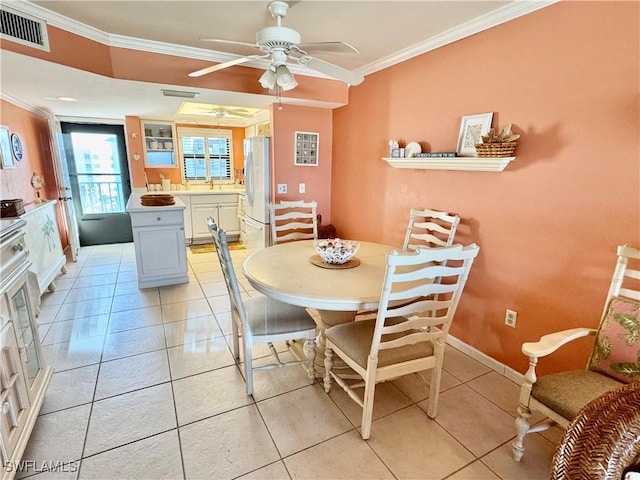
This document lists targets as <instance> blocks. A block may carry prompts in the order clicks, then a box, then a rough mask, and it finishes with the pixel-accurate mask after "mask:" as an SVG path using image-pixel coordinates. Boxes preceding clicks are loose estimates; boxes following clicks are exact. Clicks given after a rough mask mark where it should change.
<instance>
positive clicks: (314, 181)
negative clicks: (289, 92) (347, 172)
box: [271, 105, 340, 233]
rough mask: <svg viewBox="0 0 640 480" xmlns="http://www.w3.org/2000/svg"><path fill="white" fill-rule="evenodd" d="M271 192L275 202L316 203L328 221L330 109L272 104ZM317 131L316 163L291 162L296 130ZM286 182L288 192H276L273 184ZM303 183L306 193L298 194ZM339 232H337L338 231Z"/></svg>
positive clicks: (330, 138) (329, 201) (330, 153)
mask: <svg viewBox="0 0 640 480" xmlns="http://www.w3.org/2000/svg"><path fill="white" fill-rule="evenodd" d="M271 113H272V125H271V134H272V139H273V141H272V152H273V159H272V164H273V171H274V172H275V173H274V175H273V177H272V183H273V185H272V191H273V192H274V195H273V198H274V200H275V201H276V202H280V201H281V200H305V201H312V200H315V201H316V202H318V213H320V214H322V223H323V224H325V225H326V224H328V223H330V222H331V172H332V164H333V154H332V143H333V119H332V117H333V113H332V111H331V110H326V109H322V108H312V107H298V106H292V105H284V106H283V107H282V110H279V109H278V108H277V107H272V112H271ZM296 131H302V132H314V133H319V134H320V137H319V138H320V144H319V148H318V156H319V157H318V166H317V167H303V166H296V165H294V164H293V158H294V146H295V143H294V138H295V132H296ZM278 183H286V184H287V193H286V194H278V193H277V190H276V185H277V184H278ZM299 183H304V184H305V186H306V188H305V193H298V184H299ZM338 233H340V232H338Z"/></svg>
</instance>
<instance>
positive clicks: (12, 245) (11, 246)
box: [0, 230, 27, 280]
mask: <svg viewBox="0 0 640 480" xmlns="http://www.w3.org/2000/svg"><path fill="white" fill-rule="evenodd" d="M26 257H27V247H26V245H25V241H24V230H18V231H16V232H14V233H12V234H11V235H7V236H6V237H5V238H3V239H2V242H1V243H0V265H1V266H2V273H1V274H0V278H2V280H4V279H5V278H7V277H8V276H9V275H11V273H12V272H13V271H14V270H15V269H16V268H18V266H19V265H20V263H21V262H22V261H23V260H24V259H25V258H26Z"/></svg>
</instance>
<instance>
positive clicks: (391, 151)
mask: <svg viewBox="0 0 640 480" xmlns="http://www.w3.org/2000/svg"><path fill="white" fill-rule="evenodd" d="M399 146H400V145H398V142H397V141H395V140H389V156H390V157H392V158H397V157H399V156H400V150H398V147H399ZM394 150H397V152H395V156H394Z"/></svg>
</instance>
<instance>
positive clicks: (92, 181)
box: [71, 132, 125, 214]
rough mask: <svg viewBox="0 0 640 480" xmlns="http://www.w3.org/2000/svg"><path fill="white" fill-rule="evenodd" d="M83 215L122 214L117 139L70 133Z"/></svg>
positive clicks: (122, 203) (95, 134) (123, 200)
mask: <svg viewBox="0 0 640 480" xmlns="http://www.w3.org/2000/svg"><path fill="white" fill-rule="evenodd" d="M71 143H72V145H73V151H74V158H75V170H76V174H77V181H78V188H79V190H80V205H81V208H82V213H83V214H91V213H116V212H124V205H125V198H124V193H123V191H122V177H121V174H122V172H121V167H120V161H119V157H118V146H117V137H116V136H115V135H112V134H98V133H79V132H73V133H71Z"/></svg>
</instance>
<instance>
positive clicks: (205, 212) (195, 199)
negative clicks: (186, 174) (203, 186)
mask: <svg viewBox="0 0 640 480" xmlns="http://www.w3.org/2000/svg"><path fill="white" fill-rule="evenodd" d="M208 217H212V218H213V219H214V221H215V222H216V224H217V225H218V226H219V227H220V228H223V229H224V230H225V231H226V232H227V236H228V237H229V239H230V240H237V239H238V238H239V237H240V219H239V218H238V194H236V193H229V194H217V195H216V194H211V195H193V196H192V197H191V221H192V234H193V241H194V242H196V241H197V240H206V241H211V233H210V232H209V228H208V227H207V218H208Z"/></svg>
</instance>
